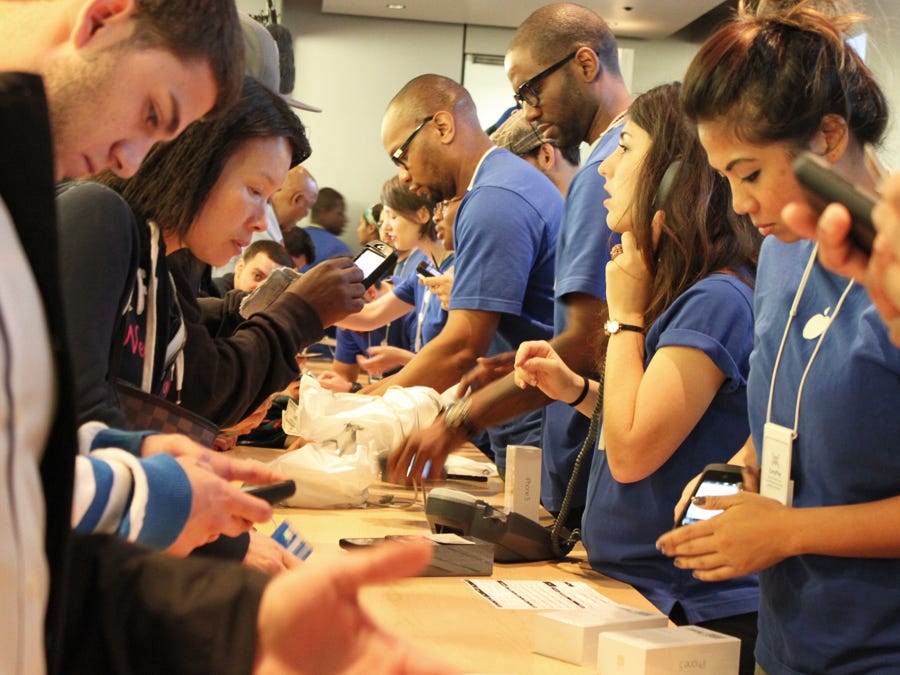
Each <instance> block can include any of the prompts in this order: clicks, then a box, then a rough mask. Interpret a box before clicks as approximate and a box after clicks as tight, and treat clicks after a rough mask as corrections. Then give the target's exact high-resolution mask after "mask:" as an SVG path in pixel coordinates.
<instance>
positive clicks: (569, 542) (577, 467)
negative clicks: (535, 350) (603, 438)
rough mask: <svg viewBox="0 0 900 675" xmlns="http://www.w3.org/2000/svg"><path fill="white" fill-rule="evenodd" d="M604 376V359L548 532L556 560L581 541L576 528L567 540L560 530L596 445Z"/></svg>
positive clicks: (564, 555) (579, 531)
mask: <svg viewBox="0 0 900 675" xmlns="http://www.w3.org/2000/svg"><path fill="white" fill-rule="evenodd" d="M605 375H606V360H605V359H604V361H603V365H602V366H601V367H600V376H599V382H600V388H599V390H598V391H597V404H596V405H595V406H594V412H593V414H592V415H591V423H590V426H589V427H588V432H587V438H585V439H584V443H583V444H582V445H581V450H579V451H578V456H577V457H576V458H575V464H574V465H573V466H572V475H571V477H570V478H569V483H568V485H566V495H565V497H563V501H562V506H560V508H559V514H558V515H557V516H556V520H555V521H554V523H553V528H552V529H551V530H550V549H551V550H552V551H553V555H554V556H555V557H556V558H558V559H562V558H565V557H566V555H567V554H568V553H569V551H571V550H572V548H573V547H574V546H575V544H577V543H578V542H579V540H580V539H581V530H580V529H579V528H577V527H576V528H575V529H573V530H572V531H571V532H570V533H569V536H568V538H565V539H564V538H563V537H562V535H561V534H560V530H562V529H563V523H564V522H566V518H567V517H568V516H569V504H570V502H571V501H572V496H573V495H574V494H575V484H576V483H577V482H578V474H579V473H581V464H582V463H583V462H584V458H585V457H586V456H587V454H588V453H589V452H593V450H594V447H595V446H596V444H597V433H598V431H599V427H600V414H601V413H602V412H603V384H604V381H605V379H606V378H605Z"/></svg>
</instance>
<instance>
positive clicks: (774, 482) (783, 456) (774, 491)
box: [759, 422, 794, 506]
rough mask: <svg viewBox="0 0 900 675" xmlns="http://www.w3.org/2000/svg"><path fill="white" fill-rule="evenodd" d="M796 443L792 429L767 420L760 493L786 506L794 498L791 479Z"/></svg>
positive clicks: (764, 434)
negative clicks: (792, 458) (793, 450)
mask: <svg viewBox="0 0 900 675" xmlns="http://www.w3.org/2000/svg"><path fill="white" fill-rule="evenodd" d="M793 444H794V432H793V430H792V429H788V428H787V427H783V426H781V425H780V424H773V423H772V422H766V425H765V427H763V447H762V468H761V470H760V479H759V493H760V494H761V495H762V496H763V497H771V498H772V499H775V500H777V501H779V502H781V503H782V504H784V505H785V506H790V505H791V503H792V502H793V500H794V481H792V480H791V456H792V448H793Z"/></svg>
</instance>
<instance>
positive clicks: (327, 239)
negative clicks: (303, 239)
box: [300, 227, 350, 272]
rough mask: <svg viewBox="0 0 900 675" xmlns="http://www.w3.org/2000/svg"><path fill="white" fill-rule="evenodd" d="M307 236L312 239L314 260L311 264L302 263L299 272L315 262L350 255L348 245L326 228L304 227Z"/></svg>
mask: <svg viewBox="0 0 900 675" xmlns="http://www.w3.org/2000/svg"><path fill="white" fill-rule="evenodd" d="M303 229H304V230H306V233H307V234H308V235H309V238H310V239H312V242H313V245H314V246H315V247H316V262H314V263H313V264H312V265H304V266H303V267H301V268H300V271H301V272H305V271H306V270H308V269H309V268H311V267H313V266H314V265H316V264H317V263H320V262H323V261H325V260H328V259H329V258H334V257H335V256H339V255H350V247H349V246H347V244H346V243H345V242H344V241H343V240H342V239H341V238H340V237H336V236H335V235H333V234H331V232H329V231H328V230H323V229H322V228H321V227H304V228H303Z"/></svg>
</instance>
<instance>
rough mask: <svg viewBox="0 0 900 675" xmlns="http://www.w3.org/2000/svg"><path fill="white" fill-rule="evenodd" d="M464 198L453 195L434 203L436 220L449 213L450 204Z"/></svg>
mask: <svg viewBox="0 0 900 675" xmlns="http://www.w3.org/2000/svg"><path fill="white" fill-rule="evenodd" d="M461 199H462V197H451V198H450V199H444V200H443V201H440V202H438V203H437V204H435V205H434V212H433V217H434V218H435V219H436V220H441V219H442V218H443V217H444V215H445V214H446V213H447V209H449V208H450V205H451V204H452V203H453V202H458V201H460V200H461Z"/></svg>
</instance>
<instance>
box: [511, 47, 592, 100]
mask: <svg viewBox="0 0 900 675" xmlns="http://www.w3.org/2000/svg"><path fill="white" fill-rule="evenodd" d="M577 53H578V50H577V49H576V50H575V51H574V52H572V53H571V54H569V55H568V56H567V57H565V58H564V59H560V60H559V61H557V62H556V63H554V64H553V65H552V66H550V67H549V68H545V69H544V70H542V71H541V72H539V73H538V74H537V75H535V76H534V77H532V78H531V79H530V80H525V81H524V82H523V83H522V84H520V85H519V87H518V88H517V89H516V93H515V94H513V98H514V99H516V105H518V106H519V107H520V108H521V107H522V106H523V105H524V104H526V103H527V104H528V105H530V106H531V107H532V108H537V107H538V106H539V105H540V104H541V95H540V94H538V93H537V90H536V89H535V88H534V85H535V84H536V83H537V82H539V81H540V80H542V79H544V78H545V77H547V76H548V75H552V74H553V73H555V72H556V71H557V70H559V69H560V68H562V67H563V66H564V65H566V64H567V63H568V62H569V61H571V60H572V59H574V58H575V55H576V54H577Z"/></svg>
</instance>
